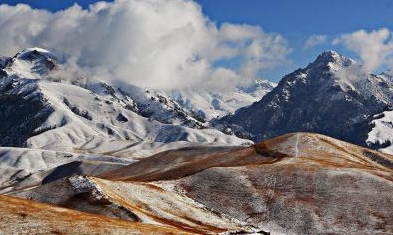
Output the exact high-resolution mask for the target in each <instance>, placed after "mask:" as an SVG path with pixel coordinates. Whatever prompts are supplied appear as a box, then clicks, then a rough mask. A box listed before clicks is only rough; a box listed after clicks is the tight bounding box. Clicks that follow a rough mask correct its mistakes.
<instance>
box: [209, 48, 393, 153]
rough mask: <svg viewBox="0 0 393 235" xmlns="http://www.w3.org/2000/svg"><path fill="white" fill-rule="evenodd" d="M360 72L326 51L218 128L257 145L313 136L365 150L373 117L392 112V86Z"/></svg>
mask: <svg viewBox="0 0 393 235" xmlns="http://www.w3.org/2000/svg"><path fill="white" fill-rule="evenodd" d="M356 68H357V65H356V63H355V61H353V60H352V59H350V58H347V57H344V56H341V55H339V54H337V53H336V52H333V51H326V52H324V53H323V54H321V55H320V56H318V57H317V59H316V60H315V61H314V62H312V63H311V64H309V65H308V66H307V67H306V68H304V69H298V70H296V71H294V72H293V73H291V74H288V75H286V76H285V77H284V78H283V79H282V80H281V81H280V82H279V84H278V86H277V87H276V88H274V89H273V90H272V91H271V92H270V93H268V94H267V95H265V96H264V97H263V98H262V99H261V100H260V101H259V102H256V103H254V104H252V105H251V106H249V107H245V108H241V109H239V110H237V111H236V113H235V114H233V115H228V116H225V117H223V118H221V119H219V120H217V121H215V125H216V126H217V127H218V128H221V129H222V130H225V129H226V128H228V127H229V128H231V131H232V132H234V133H237V134H238V135H239V136H243V137H248V138H251V139H253V140H254V141H261V140H264V139H268V138H271V137H275V136H279V135H282V134H285V133H289V132H294V131H308V132H316V133H321V134H326V135H329V136H332V137H335V138H338V139H342V140H345V141H348V142H351V143H356V144H359V145H363V146H365V145H366V144H367V143H366V139H367V136H368V133H369V132H370V131H371V128H372V125H371V124H370V121H371V120H372V116H373V115H374V114H377V113H380V112H383V111H386V110H389V109H390V108H391V107H392V97H393V92H392V91H393V83H392V81H390V80H388V79H386V78H383V77H378V76H376V75H367V74H362V73H358V71H357V70H356ZM354 72H357V73H356V74H355V75H352V74H353V73H354Z"/></svg>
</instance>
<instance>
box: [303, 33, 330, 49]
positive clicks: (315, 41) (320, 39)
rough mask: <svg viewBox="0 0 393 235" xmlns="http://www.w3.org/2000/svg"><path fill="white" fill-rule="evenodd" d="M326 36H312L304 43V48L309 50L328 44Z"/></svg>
mask: <svg viewBox="0 0 393 235" xmlns="http://www.w3.org/2000/svg"><path fill="white" fill-rule="evenodd" d="M327 40H328V39H327V36H326V35H311V36H310V37H309V38H308V39H307V40H306V42H305V43H304V48H306V49H308V48H311V47H315V46H318V45H321V44H324V43H326V42H327Z"/></svg>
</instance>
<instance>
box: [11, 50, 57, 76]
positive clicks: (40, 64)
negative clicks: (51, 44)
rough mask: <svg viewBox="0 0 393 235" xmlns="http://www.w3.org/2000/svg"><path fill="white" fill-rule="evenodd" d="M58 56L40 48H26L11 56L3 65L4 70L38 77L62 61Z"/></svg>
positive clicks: (12, 73)
mask: <svg viewBox="0 0 393 235" xmlns="http://www.w3.org/2000/svg"><path fill="white" fill-rule="evenodd" d="M60 58H61V57H60V56H58V55H56V54H55V53H52V52H50V51H48V50H45V49H42V48H38V47H34V48H28V49H25V50H23V51H21V52H19V53H17V54H16V55H15V56H14V57H13V58H11V59H10V60H9V61H8V62H7V64H6V65H4V66H5V69H4V70H5V72H6V73H7V74H8V75H16V76H18V77H23V78H30V79H38V78H42V76H45V75H48V74H49V73H50V72H51V71H52V70H55V69H56V68H57V67H58V65H59V64H60V63H61V62H62V59H60Z"/></svg>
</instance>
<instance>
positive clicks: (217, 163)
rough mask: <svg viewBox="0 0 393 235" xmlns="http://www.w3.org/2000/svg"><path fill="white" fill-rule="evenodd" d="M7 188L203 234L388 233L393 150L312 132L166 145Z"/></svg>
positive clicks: (35, 197) (391, 216)
mask: <svg viewBox="0 0 393 235" xmlns="http://www.w3.org/2000/svg"><path fill="white" fill-rule="evenodd" d="M53 192H56V193H53ZM11 194H12V195H14V196H19V197H24V198H31V199H33V200H39V201H42V202H47V203H53V204H56V205H62V206H65V207H68V208H73V209H78V210H82V211H89V212H92V213H97V214H101V215H107V216H111V217H115V218H122V219H127V220H132V221H136V220H137V221H142V222H144V223H153V224H156V223H159V224H161V225H167V226H173V227H176V228H181V229H183V230H184V229H188V231H194V232H197V233H206V234H216V233H217V232H219V231H225V230H226V231H228V232H227V233H226V234H250V233H251V234H269V233H268V232H270V234H381V235H382V234H391V233H392V232H393V222H392V221H393V213H392V210H391V209H390V207H391V204H392V203H393V156H391V155H387V154H383V153H380V152H377V151H373V150H370V149H366V148H362V147H359V146H356V145H353V144H349V143H346V142H342V141H339V140H336V139H333V138H330V137H327V136H323V135H318V134H310V133H292V134H287V135H284V136H280V137H277V138H274V139H270V140H266V141H264V142H262V143H259V144H256V145H253V146H250V147H225V148H217V147H206V146H200V147H195V148H184V149H179V150H170V151H166V152H163V153H159V154H157V155H155V156H151V157H148V158H145V159H143V160H141V161H139V162H136V163H132V164H130V165H128V166H124V167H123V168H120V169H116V170H114V171H110V172H106V173H104V174H102V175H99V176H97V177H71V178H69V179H62V180H58V181H54V182H51V183H49V184H45V185H43V186H41V187H37V188H33V189H29V190H24V191H19V192H13V193H11ZM359 205H361V206H359ZM231 231H232V233H230V232H231ZM236 231H237V232H238V233H236ZM241 231H242V232H241Z"/></svg>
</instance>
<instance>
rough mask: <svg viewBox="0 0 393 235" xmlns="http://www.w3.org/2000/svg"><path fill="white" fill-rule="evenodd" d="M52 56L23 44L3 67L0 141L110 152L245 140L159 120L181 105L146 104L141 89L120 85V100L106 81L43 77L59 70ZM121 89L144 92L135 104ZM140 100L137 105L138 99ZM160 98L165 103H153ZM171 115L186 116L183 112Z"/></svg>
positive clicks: (43, 147)
mask: <svg viewBox="0 0 393 235" xmlns="http://www.w3.org/2000/svg"><path fill="white" fill-rule="evenodd" d="M57 58H58V57H57V56H56V55H54V54H52V53H50V52H48V51H46V50H43V49H39V48H33V49H27V50H25V51H23V52H21V53H19V54H17V55H16V56H15V57H14V58H12V60H11V62H9V63H8V64H7V66H6V68H4V69H3V70H4V71H6V73H7V74H8V77H6V78H4V79H2V80H1V82H0V90H1V92H2V99H3V101H4V102H2V104H0V106H1V108H2V111H0V119H2V121H4V123H5V124H4V125H3V129H2V130H3V131H2V132H0V133H1V134H3V135H4V136H2V137H3V139H2V140H1V141H2V142H1V145H2V146H25V147H29V148H40V149H51V150H58V151H71V152H72V151H90V152H92V151H93V152H94V149H100V151H103V149H102V148H100V147H102V146H109V147H111V149H110V150H111V151H114V150H119V149H123V148H126V147H127V146H130V145H131V144H140V143H143V142H159V143H171V142H176V141H186V142H204V143H218V144H235V145H238V144H248V143H250V142H249V141H246V140H242V139H239V138H237V137H234V136H229V135H225V134H223V133H221V132H219V131H217V130H214V129H192V128H188V127H183V126H180V125H178V124H183V122H182V121H181V120H180V119H181V118H178V119H176V118H173V120H175V121H178V122H177V123H176V122H175V123H172V122H169V121H168V123H165V120H162V119H163V117H167V116H168V115H169V114H170V113H172V114H173V111H174V110H175V111H176V112H177V114H179V113H182V112H183V111H182V110H181V108H180V107H179V108H177V107H175V106H174V105H175V103H170V102H156V103H154V102H152V104H150V105H149V104H147V101H148V100H149V99H150V100H151V101H153V99H152V96H148V95H146V93H145V92H140V91H139V93H137V92H136V91H137V88H135V87H133V89H129V88H128V87H127V86H125V87H123V89H124V90H125V92H123V93H124V94H122V95H121V96H122V99H116V98H115V97H116V96H115V94H114V93H110V92H108V90H111V89H110V86H109V85H107V86H105V87H104V88H105V89H106V92H104V90H103V89H101V90H99V89H97V86H94V85H92V86H90V90H88V89H85V88H83V87H80V86H77V85H73V84H69V83H63V82H55V81H53V80H50V79H45V78H50V77H51V76H50V75H51V72H52V71H56V70H59V69H61V66H62V65H61V60H56V59H57ZM59 63H60V64H59ZM60 81H61V80H60ZM101 85H102V84H101ZM130 87H131V86H130ZM113 90H115V89H113ZM94 91H96V93H94ZM115 91H116V90H115ZM117 91H118V92H117V93H116V94H117V96H120V92H121V91H120V90H119V89H117ZM126 92H129V93H130V94H131V95H134V97H136V95H139V96H140V97H141V96H142V95H145V96H144V97H143V98H140V97H139V100H137V101H139V103H137V104H135V101H134V100H132V99H131V98H130V96H128V95H127V94H126ZM97 93H98V94H97ZM161 98H162V99H164V98H163V97H161ZM127 99H128V101H127ZM142 99H143V101H144V102H145V103H143V104H141V102H140V101H141V100H142ZM162 103H164V104H165V105H166V106H164V105H161V106H160V105H159V104H162ZM169 103H170V105H168V104H169ZM171 105H172V106H171ZM145 106H149V107H148V108H146V107H145ZM171 108H172V109H171ZM143 109H145V110H148V112H150V115H149V117H148V118H146V117H142V116H141V115H140V111H141V110H143ZM7 110H8V111H11V113H10V112H7ZM12 112H14V113H12ZM17 115H19V116H17ZM174 115H175V114H174ZM176 117H183V119H182V120H186V119H187V120H191V119H192V118H190V117H189V116H187V115H186V113H184V116H181V115H179V116H176ZM170 118H171V116H169V119H170ZM199 128H203V126H199ZM114 146H118V147H119V148H118V149H116V148H115V147H114ZM144 146H148V145H144Z"/></svg>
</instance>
